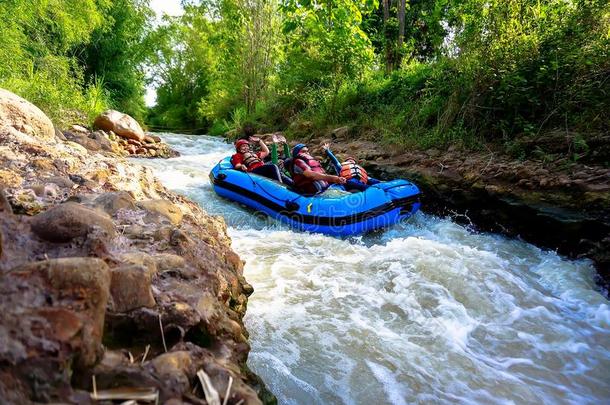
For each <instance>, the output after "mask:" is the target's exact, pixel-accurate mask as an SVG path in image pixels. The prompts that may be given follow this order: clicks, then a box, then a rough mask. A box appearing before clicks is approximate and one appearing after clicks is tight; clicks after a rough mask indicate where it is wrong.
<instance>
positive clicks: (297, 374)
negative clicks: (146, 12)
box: [138, 134, 610, 405]
mask: <svg viewBox="0 0 610 405" xmlns="http://www.w3.org/2000/svg"><path fill="white" fill-rule="evenodd" d="M161 136H162V137H163V139H164V140H165V141H166V142H168V143H169V144H170V145H172V147H174V148H175V149H176V150H178V151H180V153H181V154H182V156H181V157H179V158H174V159H168V160H147V161H142V160H138V162H140V163H143V164H145V165H146V166H149V167H151V168H152V169H153V170H154V172H155V174H156V176H157V177H158V178H159V179H160V180H161V181H162V183H163V184H165V185H166V186H167V187H168V188H170V189H172V190H174V191H177V192H179V193H182V194H184V195H186V196H188V197H190V198H192V199H193V200H195V201H197V202H198V203H199V204H200V205H201V206H202V207H203V208H204V209H205V210H206V211H208V212H209V213H210V214H214V215H221V216H223V217H224V218H225V220H226V222H227V224H228V226H229V234H230V236H231V238H232V240H233V245H232V246H233V249H234V250H235V251H236V252H237V253H238V254H239V255H240V256H241V258H242V259H244V260H246V266H245V270H244V273H245V277H246V279H247V280H248V281H249V282H250V283H251V284H252V285H253V286H254V294H253V295H252V296H251V297H250V300H249V304H248V312H247V315H246V318H245V323H246V327H247V328H248V331H249V332H250V343H251V345H252V351H251V353H250V357H249V360H248V365H249V366H250V368H251V369H252V370H253V371H254V372H255V373H257V374H258V375H259V376H260V377H262V379H263V380H264V381H265V382H266V384H267V385H268V387H269V388H270V390H271V391H272V392H273V393H274V394H275V395H276V396H277V398H278V400H279V403H280V404H303V405H310V404H399V405H400V404H412V403H421V404H602V403H606V404H610V305H609V302H608V300H607V299H606V298H605V297H604V295H603V294H602V293H600V291H599V288H598V287H596V285H595V281H594V278H595V269H594V268H593V266H592V264H591V263H590V262H589V261H586V260H580V261H571V260H567V259H565V258H563V257H561V256H559V255H557V254H556V253H555V252H552V251H546V250H541V249H539V248H537V247H535V246H533V245H530V244H527V243H525V242H523V241H520V240H516V239H509V238H506V237H503V236H499V235H494V234H489V233H478V232H474V231H473V230H471V229H469V228H467V227H464V226H462V225H458V224H456V223H454V222H452V221H451V220H450V219H446V218H439V217H435V216H430V215H426V214H424V213H422V212H419V213H417V214H416V215H415V216H414V217H413V218H411V219H410V220H409V221H408V222H407V223H404V224H399V225H397V226H395V227H393V228H391V229H388V230H385V231H383V232H378V233H375V234H372V235H366V236H362V237H358V238H351V239H338V238H332V237H327V236H323V235H318V234H306V233H300V232H294V231H292V230H290V229H289V228H287V227H285V226H283V225H281V224H279V223H277V222H276V221H275V220H272V219H270V218H266V217H264V216H262V215H257V214H255V213H253V212H251V211H250V210H247V209H245V208H243V207H241V206H239V205H238V204H235V203H232V202H229V201H227V200H224V199H222V198H219V197H218V196H216V194H215V193H214V191H213V190H212V187H211V185H210V182H209V179H208V174H209V172H210V170H211V168H212V167H213V166H214V165H215V164H216V163H217V162H218V161H219V160H220V159H221V158H223V157H224V156H227V155H228V154H230V153H233V148H232V146H231V145H228V144H226V143H224V142H223V140H221V139H219V138H213V137H208V136H187V135H175V134H161ZM423 209H424V210H425V207H423Z"/></svg>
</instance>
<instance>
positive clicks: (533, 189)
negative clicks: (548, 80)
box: [310, 127, 610, 286]
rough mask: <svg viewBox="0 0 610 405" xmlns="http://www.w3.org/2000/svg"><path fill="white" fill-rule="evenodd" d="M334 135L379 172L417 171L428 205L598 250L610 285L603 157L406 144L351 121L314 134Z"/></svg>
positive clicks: (519, 233)
mask: <svg viewBox="0 0 610 405" xmlns="http://www.w3.org/2000/svg"><path fill="white" fill-rule="evenodd" d="M327 141H329V142H332V149H333V151H335V152H336V153H338V154H339V155H340V156H342V157H344V158H345V157H347V156H355V157H357V158H359V159H360V163H361V164H362V165H363V166H364V167H366V168H367V169H368V170H369V172H370V173H371V174H372V175H375V176H377V177H379V178H381V179H389V178H397V177H404V178H408V179H412V180H413V181H414V182H416V183H417V185H418V186H419V187H420V189H421V190H422V202H423V206H422V208H423V210H424V211H425V212H428V213H432V214H437V215H450V216H452V217H454V218H455V219H456V220H457V221H460V222H463V223H467V224H472V225H474V227H475V228H476V229H478V230H482V231H492V232H499V233H502V234H505V235H508V236H511V237H521V238H523V239H524V240H526V241H528V242H531V243H533V244H535V245H538V246H541V247H544V248H549V249H556V250H558V251H559V252H560V253H561V254H564V255H567V256H569V257H571V258H580V257H587V258H590V259H592V260H593V261H594V262H595V264H596V267H597V269H598V271H599V274H600V275H601V278H602V279H601V280H600V281H601V282H602V283H603V284H605V285H606V286H607V285H608V283H609V281H610V253H609V252H610V169H609V168H608V167H607V166H604V164H603V163H600V162H595V161H593V162H586V163H580V162H575V161H569V160H568V159H567V158H566V157H565V154H564V155H557V157H556V158H553V159H550V160H546V161H545V160H525V161H518V160H515V159H511V158H510V157H507V156H506V155H503V154H501V153H498V152H493V151H491V150H490V151H485V152H472V151H462V150H457V149H451V148H450V149H449V150H445V151H441V150H436V149H430V150H426V151H422V150H406V149H404V148H398V147H388V146H383V145H379V144H378V143H375V142H371V141H362V140H358V139H357V137H355V136H353V134H351V133H350V131H349V129H348V128H347V127H344V128H338V129H336V130H334V131H333V132H332V133H330V134H328V136H322V137H318V138H314V139H312V140H311V141H310V142H311V144H312V145H317V146H319V145H321V144H322V143H323V142H327ZM568 141H569V139H563V138H561V137H559V138H558V139H554V140H553V142H554V143H556V144H557V146H558V147H559V146H561V142H563V144H565V145H566V147H568V145H569V142H568ZM609 150H610V138H608V137H606V138H603V137H601V138H600V140H599V146H598V147H595V150H594V155H595V156H596V157H597V158H599V159H601V160H602V161H603V160H604V157H605V158H607V156H608V155H609V153H608V152H609ZM317 152H318V154H319V155H322V151H321V149H318V151H317ZM599 159H598V160H599Z"/></svg>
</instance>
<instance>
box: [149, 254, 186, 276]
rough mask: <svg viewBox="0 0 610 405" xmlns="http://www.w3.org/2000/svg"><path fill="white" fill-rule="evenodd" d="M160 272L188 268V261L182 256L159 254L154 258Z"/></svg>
mask: <svg viewBox="0 0 610 405" xmlns="http://www.w3.org/2000/svg"><path fill="white" fill-rule="evenodd" d="M153 259H154V260H155V264H156V266H157V269H158V271H160V272H164V271H167V270H176V269H182V268H184V267H185V266H186V261H185V260H184V258H183V257H182V256H178V255H175V254H172V253H159V254H156V255H154V256H153Z"/></svg>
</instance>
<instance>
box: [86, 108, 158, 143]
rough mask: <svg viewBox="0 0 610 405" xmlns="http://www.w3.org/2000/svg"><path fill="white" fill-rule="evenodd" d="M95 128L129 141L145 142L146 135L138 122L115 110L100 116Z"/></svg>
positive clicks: (95, 122) (96, 120)
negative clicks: (110, 132) (111, 132)
mask: <svg viewBox="0 0 610 405" xmlns="http://www.w3.org/2000/svg"><path fill="white" fill-rule="evenodd" d="M93 126H94V127H95V128H96V129H101V130H102V131H113V132H114V133H115V134H117V135H119V136H121V137H123V138H128V139H134V140H137V141H139V142H143V141H144V138H145V136H146V135H144V131H143V130H142V127H141V126H140V124H138V122H137V121H136V120H134V119H133V118H131V117H130V116H129V115H127V114H123V113H121V112H119V111H115V110H107V111H104V112H103V113H102V114H100V115H99V116H98V117H97V118H96V119H95V121H94V122H93Z"/></svg>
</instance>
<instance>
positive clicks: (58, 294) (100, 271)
mask: <svg viewBox="0 0 610 405" xmlns="http://www.w3.org/2000/svg"><path fill="white" fill-rule="evenodd" d="M28 274H29V277H30V278H35V277H38V276H40V277H43V278H44V279H46V280H47V282H46V283H47V284H48V286H47V287H45V288H44V294H45V295H46V296H47V297H48V298H46V300H42V301H40V300H35V301H34V302H31V303H29V305H32V306H33V309H34V311H35V314H36V315H37V316H40V317H43V318H45V319H46V320H47V322H48V324H49V325H50V327H51V331H52V333H51V335H50V336H47V337H46V338H47V339H48V338H52V339H54V340H60V341H69V342H71V343H72V345H74V346H75V348H78V346H80V347H81V350H80V353H79V356H78V365H80V366H82V367H89V366H92V365H93V364H95V362H96V360H97V358H98V356H99V354H100V353H101V343H102V332H103V328H104V317H105V313H106V305H107V303H108V297H109V291H110V271H109V270H108V266H107V265H106V263H104V261H103V260H100V259H96V258H90V257H71V258H62V259H51V260H43V261H39V262H32V263H27V264H25V265H22V266H19V267H17V268H15V269H13V270H12V271H11V276H14V277H16V279H27V275H28ZM16 281H17V280H16ZM41 293H42V292H41ZM15 294H17V292H16V293H15ZM22 294H26V293H25V292H22ZM30 294H31V293H30ZM15 299H19V298H15ZM43 303H45V304H43ZM37 304H38V306H36V305H37ZM25 324H29V323H28V322H25ZM32 325H34V324H32ZM20 332H21V333H22V334H23V335H24V338H25V337H27V335H28V334H29V333H37V331H35V330H32V331H24V330H22V331H20Z"/></svg>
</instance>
